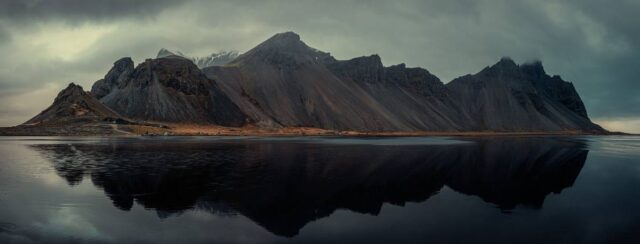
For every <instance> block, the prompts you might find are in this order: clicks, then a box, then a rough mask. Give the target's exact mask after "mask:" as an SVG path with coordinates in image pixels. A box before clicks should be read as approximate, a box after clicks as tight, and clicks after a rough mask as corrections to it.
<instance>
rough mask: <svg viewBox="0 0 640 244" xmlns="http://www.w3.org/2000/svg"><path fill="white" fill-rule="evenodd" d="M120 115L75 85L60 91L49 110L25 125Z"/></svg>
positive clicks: (114, 117)
mask: <svg viewBox="0 0 640 244" xmlns="http://www.w3.org/2000/svg"><path fill="white" fill-rule="evenodd" d="M119 118H120V115H118V113H116V112H114V111H113V110H111V109H109V108H108V107H106V106H105V105H103V104H102V103H100V102H99V101H98V100H97V99H96V98H95V97H94V96H93V95H92V94H90V93H87V92H85V91H84V90H83V89H82V87H81V86H79V85H76V84H74V83H71V84H69V86H67V88H65V89H64V90H62V91H60V93H58V96H57V97H56V99H55V100H54V101H53V104H51V106H49V107H48V108H47V109H45V110H44V111H42V112H41V113H40V114H38V115H36V116H35V117H33V118H32V119H30V120H28V121H27V122H25V123H24V124H30V125H35V124H38V125H40V124H50V123H65V122H75V121H77V120H84V121H101V120H105V119H119Z"/></svg>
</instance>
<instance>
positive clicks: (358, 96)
mask: <svg viewBox="0 0 640 244" xmlns="http://www.w3.org/2000/svg"><path fill="white" fill-rule="evenodd" d="M203 71H204V72H205V73H206V74H207V75H208V76H209V77H211V78H214V79H216V80H218V81H219V82H220V83H221V87H222V88H223V90H224V91H225V93H227V94H229V96H230V97H231V98H232V100H233V101H234V102H235V103H236V104H239V106H240V108H241V109H242V110H243V111H244V112H245V113H246V114H249V115H250V116H252V118H254V120H256V121H265V118H266V121H267V123H265V124H278V125H281V126H310V127H320V128H327V129H337V130H360V131H417V130H434V131H460V130H465V129H467V128H466V127H465V125H464V121H465V120H466V119H465V115H464V114H463V113H460V112H459V111H458V110H459V109H458V108H457V105H456V104H455V102H454V101H453V100H451V98H450V96H449V92H448V91H447V88H446V87H445V86H444V85H443V84H442V82H440V80H439V79H438V78H437V77H435V76H434V75H432V74H430V73H429V72H428V71H427V70H424V69H420V68H406V67H405V66H404V65H397V66H392V67H384V66H383V64H382V61H381V59H380V57H379V56H378V55H372V56H368V57H360V58H354V59H351V60H345V61H338V60H336V59H335V58H333V57H331V55H330V54H329V53H326V52H322V51H318V50H316V49H314V48H311V47H309V46H307V45H306V44H305V43H304V42H302V41H301V40H300V37H299V36H298V35H297V34H295V33H290V32H288V33H281V34H277V35H275V36H273V37H271V38H270V39H268V40H267V41H265V42H263V43H261V44H259V45H258V46H256V47H255V48H254V49H252V50H250V51H248V52H247V53H245V54H243V55H241V56H240V57H238V58H237V59H236V60H234V61H233V62H231V63H229V64H228V65H227V66H226V67H221V68H205V69H204V70H203ZM247 101H250V102H247ZM257 111H259V112H257Z"/></svg>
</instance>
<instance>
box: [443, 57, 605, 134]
mask: <svg viewBox="0 0 640 244" xmlns="http://www.w3.org/2000/svg"><path fill="white" fill-rule="evenodd" d="M447 87H448V88H449V89H450V90H451V91H453V93H454V94H455V96H456V98H457V99H458V100H459V101H461V103H462V107H463V108H464V109H465V110H466V111H467V113H468V114H470V115H471V117H472V119H473V122H474V127H475V128H476V129H477V130H490V131H562V130H577V131H590V132H602V131H604V130H603V129H602V128H600V127H599V126H597V125H595V124H593V123H592V122H591V121H590V120H589V118H588V117H587V113H586V109H585V107H584V105H583V103H582V100H581V99H580V97H579V96H578V94H577V92H576V91H575V89H574V88H573V85H572V84H571V83H569V82H566V81H564V80H562V79H560V77H558V76H554V77H551V76H549V75H547V74H546V72H545V71H544V68H543V67H542V64H541V63H540V62H534V63H530V64H523V65H517V64H516V63H515V62H513V60H511V59H509V58H503V59H501V60H500V61H499V62H498V63H496V64H495V65H493V66H490V67H487V68H485V69H483V70H482V71H480V72H479V73H477V74H474V75H467V76H463V77H460V78H457V79H454V80H453V81H451V82H450V83H449V84H447Z"/></svg>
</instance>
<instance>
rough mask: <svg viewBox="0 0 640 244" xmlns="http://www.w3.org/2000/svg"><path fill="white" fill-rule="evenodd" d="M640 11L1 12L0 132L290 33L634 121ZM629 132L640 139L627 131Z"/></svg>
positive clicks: (502, 4) (111, 7)
mask: <svg viewBox="0 0 640 244" xmlns="http://www.w3.org/2000/svg"><path fill="white" fill-rule="evenodd" d="M637 12H640V3H639V2H638V1H632V0H621V1H615V2H610V3H607V7H606V8H603V7H602V2H601V1H597V0H564V1H562V0H561V1H534V0H522V1H507V0H496V1H488V0H479V1H470V0H457V1H445V0H442V1H418V0H415V1H401V2H392V1H376V2H371V1H360V0H352V1H322V2H319V1H306V0H302V1H275V0H267V1H125V0H111V1H100V2H93V1H81V0H65V1H37V0H33V1H3V2H0V52H2V53H3V55H4V57H3V59H0V114H1V115H2V118H1V119H0V125H4V126H6V125H13V124H17V123H21V122H23V121H25V120H27V119H28V118H29V117H30V116H33V115H35V114H36V113H38V112H39V111H41V110H43V109H44V108H45V107H46V106H47V105H48V104H49V103H50V102H51V101H52V100H53V98H54V97H55V95H56V94H57V91H58V90H59V89H61V88H62V87H63V86H65V85H66V83H68V82H71V81H73V82H77V83H79V84H81V85H83V86H84V87H85V89H88V88H89V87H90V85H91V84H92V83H93V82H94V81H95V80H97V79H99V78H101V77H102V76H104V74H105V73H106V71H107V70H108V69H109V68H110V67H111V65H112V63H113V62H114V61H115V60H117V59H118V58H120V57H124V56H130V57H132V58H133V59H134V61H136V62H141V61H143V60H144V59H145V58H148V57H153V56H154V55H155V53H156V52H157V51H158V49H160V48H163V47H164V48H169V49H176V50H181V51H183V52H185V53H187V54H190V55H194V56H196V55H206V54H209V53H211V52H214V51H219V50H228V49H235V50H239V51H246V50H248V49H249V48H251V47H253V46H255V45H256V44H258V43H259V42H261V41H262V40H265V39H267V38H268V37H270V36H271V35H273V34H275V33H277V32H283V31H288V30H292V31H295V32H297V33H299V34H300V35H301V36H302V38H303V40H304V41H305V42H307V44H309V45H310V46H313V47H316V48H318V49H321V50H324V51H328V52H331V53H332V54H333V55H334V56H336V57H337V58H339V59H348V58H351V57H355V56H362V55H369V54H373V53H377V54H380V56H381V57H382V59H383V62H384V63H385V65H392V64H396V63H406V64H407V65H409V66H420V67H424V68H426V69H428V70H430V71H431V72H433V73H434V74H436V75H438V76H439V77H440V78H441V79H442V80H443V81H445V82H447V81H449V80H451V79H453V78H455V77H457V76H461V75H464V74H466V73H474V72H477V71H479V70H480V69H482V68H483V67H485V66H487V65H490V64H493V63H494V62H496V61H497V60H498V59H499V58H500V57H501V56H510V57H512V58H514V59H515V60H516V61H519V62H525V61H529V60H533V59H540V60H542V62H543V63H544V65H545V68H546V69H547V71H548V72H549V73H552V74H559V75H561V76H562V77H563V78H564V79H566V80H570V81H572V82H574V85H575V86H576V88H577V89H578V92H579V93H580V94H581V96H582V98H583V100H584V101H585V103H586V105H587V109H588V111H589V114H590V115H591V117H593V118H596V119H598V120H599V121H620V119H623V120H628V119H629V118H638V117H640V106H638V105H639V104H640V96H638V94H639V92H640V83H639V82H637V81H636V80H637V79H638V77H640V69H638V67H640V60H639V59H638V58H637V57H639V56H640V47H639V46H638V45H640V32H638V31H636V28H637V26H640V18H636V17H635V15H636V13H637ZM631 130H640V128H638V129H631Z"/></svg>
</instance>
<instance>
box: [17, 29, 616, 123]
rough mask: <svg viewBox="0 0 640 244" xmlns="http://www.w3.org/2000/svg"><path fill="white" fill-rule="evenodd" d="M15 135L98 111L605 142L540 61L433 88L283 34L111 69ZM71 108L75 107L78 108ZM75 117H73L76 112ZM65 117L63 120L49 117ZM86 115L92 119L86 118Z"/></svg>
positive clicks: (126, 117)
mask: <svg viewBox="0 0 640 244" xmlns="http://www.w3.org/2000/svg"><path fill="white" fill-rule="evenodd" d="M69 89H71V91H69V92H61V94H60V95H59V96H58V98H56V100H55V101H54V105H52V106H51V107H52V108H55V109H52V108H49V109H47V110H45V111H43V112H42V113H41V114H39V115H37V116H36V117H34V118H33V119H31V120H29V121H28V122H27V123H25V124H24V125H22V127H24V126H46V125H47V124H51V123H52V122H53V121H69V119H68V118H69V117H70V116H71V117H77V116H86V114H87V113H79V112H74V111H76V110H77V108H78V107H80V108H82V109H81V110H82V111H85V110H86V111H100V112H99V113H98V112H96V113H91V114H95V115H96V116H98V117H105V118H106V117H108V118H109V119H103V121H104V120H107V121H108V120H111V119H114V118H117V119H119V121H127V122H128V123H131V124H135V123H157V124H169V125H170V126H171V125H174V126H177V125H180V124H197V125H212V126H225V127H240V128H245V127H247V126H254V127H258V128H266V129H278V128H300V127H312V128H320V129H326V130H332V131H362V132H451V133H455V132H573V133H605V132H606V131H605V130H604V129H603V128H601V127H600V126H598V125H596V124H594V123H593V122H591V120H590V119H589V117H588V115H587V110H586V108H585V106H584V104H583V102H582V100H581V98H580V96H579V95H578V93H577V92H576V90H575V88H574V86H573V84H572V83H570V82H567V81H565V80H563V79H562V78H561V77H560V76H550V75H548V74H547V73H546V72H545V70H544V68H543V66H542V63H541V62H539V61H536V62H531V63H525V64H520V65H519V64H516V63H515V62H514V61H513V60H511V59H509V58H502V59H500V60H499V61H498V62H497V63H496V64H494V65H491V66H488V67H486V68H484V69H483V70H481V71H479V72H478V73H475V74H470V75H465V76H462V77H459V78H456V79H454V80H452V81H451V82H448V83H447V84H445V83H443V82H442V81H441V80H440V79H439V78H438V77H436V76H435V75H433V74H431V73H430V72H429V71H428V70H426V69H423V68H409V67H406V65H405V64H398V65H392V66H388V67H385V66H384V65H383V64H382V61H381V58H380V57H379V56H378V55H370V56H363V57H357V58H353V59H350V60H337V59H335V58H334V57H333V56H331V55H330V54H329V53H327V52H323V51H319V50H317V49H314V48H311V47H309V46H307V45H306V44H305V43H304V42H303V41H302V40H301V39H300V36H299V35H298V34H296V33H293V32H285V33H279V34H276V35H274V36H273V37H271V38H269V39H268V40H266V41H264V42H262V43H260V44H259V45H257V46H256V47H254V48H253V49H251V50H249V51H247V52H246V53H243V54H240V55H239V54H238V53H237V52H223V53H216V54H213V55H212V56H210V57H206V58H189V57H187V56H185V55H184V54H182V53H180V52H172V51H168V50H166V49H162V50H160V51H159V53H158V55H157V57H156V58H154V59H147V60H145V61H144V62H142V63H140V64H138V65H134V63H133V61H132V60H131V58H122V59H120V60H117V61H116V62H115V63H114V65H113V67H112V68H111V69H110V70H109V72H108V73H107V74H106V75H105V77H104V78H103V79H100V80H98V81H96V82H95V83H94V84H93V86H92V88H91V91H90V92H85V91H82V89H78V86H75V85H72V86H70V87H69V88H67V89H65V90H69ZM79 104H80V105H79ZM74 109H76V110H74ZM56 111H64V112H56ZM96 116H94V117H96Z"/></svg>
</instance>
